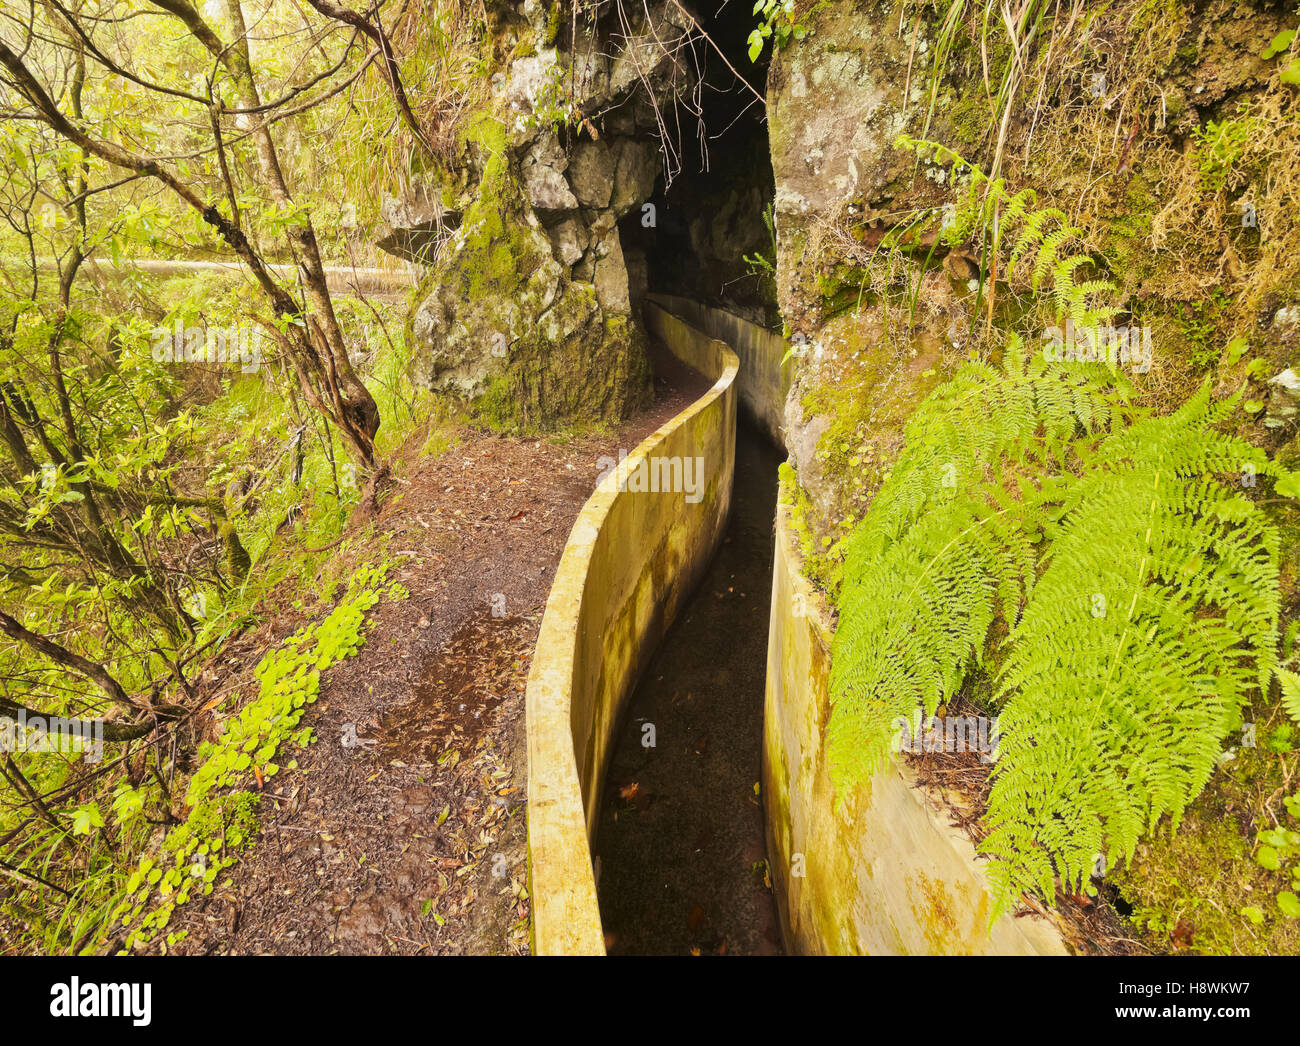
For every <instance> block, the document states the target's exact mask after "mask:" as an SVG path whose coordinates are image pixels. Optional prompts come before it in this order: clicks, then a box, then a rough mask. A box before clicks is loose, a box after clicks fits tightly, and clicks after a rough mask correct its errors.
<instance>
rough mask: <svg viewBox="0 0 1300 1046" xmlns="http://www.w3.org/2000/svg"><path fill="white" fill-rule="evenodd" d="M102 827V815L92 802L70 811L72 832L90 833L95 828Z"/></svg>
mask: <svg viewBox="0 0 1300 1046" xmlns="http://www.w3.org/2000/svg"><path fill="white" fill-rule="evenodd" d="M103 827H104V815H103V814H101V813H100V812H99V807H98V806H96V805H95V804H94V803H87V804H85V805H84V806H79V807H77V808H76V810H74V811H73V812H72V834H73V835H90V833H91V832H93V831H94V830H95V829H96V828H103Z"/></svg>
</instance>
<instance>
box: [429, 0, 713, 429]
mask: <svg viewBox="0 0 1300 1046" xmlns="http://www.w3.org/2000/svg"><path fill="white" fill-rule="evenodd" d="M489 8H490V9H491V10H490V13H491V14H492V15H493V16H494V24H493V40H492V45H493V48H494V53H498V54H500V53H507V54H511V55H513V56H516V57H513V58H512V59H510V60H509V61H508V63H507V64H505V65H504V67H502V68H500V69H499V70H498V72H497V73H496V74H495V75H494V76H493V77H492V95H491V98H490V99H489V100H488V102H487V104H486V106H485V107H484V109H483V110H482V111H480V112H479V113H477V114H476V115H475V116H474V117H473V118H472V119H470V120H468V121H467V123H466V127H465V130H464V143H463V154H462V157H461V161H462V162H461V164H460V167H461V168H462V169H465V170H468V172H469V177H468V179H467V180H466V184H465V187H464V188H463V189H461V190H460V191H459V193H457V199H456V200H455V201H454V206H448V207H447V209H448V210H455V211H460V212H463V214H464V218H463V222H462V225H461V227H460V228H459V229H458V230H457V231H456V232H455V234H454V235H452V236H451V237H450V239H449V240H448V242H447V244H446V246H445V248H443V249H442V251H441V252H440V254H439V256H438V258H437V260H436V262H435V263H434V265H433V267H432V268H431V269H430V272H429V276H428V278H427V279H426V280H425V282H424V284H423V285H422V288H421V291H420V293H419V294H417V297H416V300H415V302H414V304H413V306H412V310H411V313H410V316H409V321H410V333H411V335H412V336H413V338H414V339H415V341H416V342H417V343H418V344H419V345H420V346H421V349H422V352H421V363H422V365H423V367H424V372H425V376H426V378H427V380H428V382H429V383H430V384H431V386H432V387H433V388H434V389H435V390H438V391H441V392H444V393H446V394H448V395H449V396H451V397H452V398H453V399H455V400H456V401H458V402H462V403H466V404H471V405H473V406H474V407H475V408H476V409H477V410H478V412H479V413H480V414H481V415H483V416H484V417H486V418H487V420H489V421H490V422H492V423H494V424H499V425H501V426H503V427H517V426H524V427H528V428H535V429H543V428H550V427H554V426H557V425H566V424H571V423H575V422H578V423H580V422H587V421H609V420H617V419H619V418H621V417H623V416H625V415H626V414H627V413H628V412H629V411H630V410H631V409H632V408H633V407H634V406H635V405H636V404H637V403H638V402H639V401H640V400H641V399H642V398H643V397H644V396H645V395H646V394H647V391H648V383H649V370H648V365H647V363H646V359H645V354H644V333H643V332H642V330H641V327H640V321H639V319H638V318H637V317H636V315H635V314H634V311H633V306H634V303H635V302H636V301H639V298H640V295H641V294H642V293H643V291H644V286H645V267H644V258H643V257H642V256H639V255H638V256H637V257H636V258H634V260H633V275H632V277H631V279H629V272H628V260H627V257H626V256H625V253H624V249H623V243H622V241H621V239H620V235H619V228H618V226H619V221H620V219H622V218H624V217H625V216H626V215H628V214H629V212H631V211H632V210H633V209H634V208H637V207H639V206H640V205H641V204H642V203H643V202H644V201H645V200H646V199H647V198H648V197H649V196H650V195H651V194H652V193H653V191H654V187H655V182H656V179H657V178H658V177H659V174H660V163H661V161H660V157H659V152H658V148H657V146H656V143H655V142H654V140H653V139H652V135H653V133H654V132H655V130H656V128H657V124H656V119H655V106H656V104H657V105H664V104H668V103H669V101H670V98H671V96H672V93H673V92H674V91H677V90H681V89H684V88H685V87H686V86H687V85H688V84H689V82H690V81H689V75H690V74H689V71H688V70H687V69H686V68H685V67H684V65H682V64H681V61H680V59H679V58H674V57H673V56H672V47H673V45H674V43H675V42H677V41H678V40H680V38H681V37H682V35H683V34H684V33H685V32H686V31H687V29H686V27H687V24H688V23H687V20H686V19H685V18H684V17H683V16H682V15H681V14H680V12H678V11H677V10H676V8H675V7H673V6H672V5H671V4H656V5H651V7H650V8H649V11H650V15H649V17H647V16H646V15H644V14H642V15H641V16H640V19H641V23H640V24H639V25H637V26H635V27H634V31H633V32H632V33H631V34H630V35H629V37H628V38H627V39H626V40H624V39H623V38H622V37H621V36H614V37H612V38H611V37H609V35H608V33H606V32H605V31H604V29H603V28H602V27H601V26H600V25H598V26H597V27H596V30H597V39H588V38H586V37H584V36H582V33H581V31H580V35H579V39H578V40H577V41H576V43H575V42H571V41H567V40H565V39H563V36H564V34H565V33H567V31H568V26H567V24H565V25H564V26H562V27H560V29H559V30H558V35H559V37H560V38H559V39H554V38H552V37H553V36H554V35H555V31H553V27H552V26H551V24H550V22H549V21H548V16H545V15H546V11H547V10H549V9H548V8H547V7H546V5H543V4H538V3H536V2H534V0H526V2H525V3H523V4H522V5H515V4H512V3H497V4H490V5H489ZM602 34H603V35H602ZM585 113H606V114H607V115H606V116H605V117H604V118H597V119H595V120H594V121H593V119H591V118H587V117H584V116H582V115H581V114H585Z"/></svg>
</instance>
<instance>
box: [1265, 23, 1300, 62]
mask: <svg viewBox="0 0 1300 1046" xmlns="http://www.w3.org/2000/svg"><path fill="white" fill-rule="evenodd" d="M1294 39H1295V30H1294V29H1284V30H1283V31H1282V32H1280V33H1278V34H1277V36H1275V37H1273V39H1272V40H1271V41H1269V45H1268V46H1267V47H1266V48H1264V51H1263V54H1261V55H1260V57H1261V58H1275V57H1277V56H1278V55H1280V54H1281V53H1282V52H1283V51H1287V50H1290V48H1291V41H1293V40H1294Z"/></svg>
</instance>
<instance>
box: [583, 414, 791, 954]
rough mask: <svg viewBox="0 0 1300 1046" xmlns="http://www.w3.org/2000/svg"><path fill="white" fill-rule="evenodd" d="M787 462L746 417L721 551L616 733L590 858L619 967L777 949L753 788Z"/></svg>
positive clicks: (758, 757)
mask: <svg viewBox="0 0 1300 1046" xmlns="http://www.w3.org/2000/svg"><path fill="white" fill-rule="evenodd" d="M781 460H782V457H781V455H779V454H778V453H777V452H776V451H775V450H774V449H773V448H772V446H771V445H770V444H769V443H768V442H767V440H766V439H765V438H764V437H762V436H761V435H760V434H759V433H758V432H757V431H756V430H755V429H753V428H752V427H751V426H749V425H748V424H747V423H746V422H745V421H744V419H743V417H742V418H741V420H740V423H739V429H738V431H737V438H736V476H735V487H734V490H733V493H732V509H731V520H730V522H729V524H728V527H727V531H726V534H725V535H724V538H723V543H722V545H721V546H720V547H719V549H718V553H717V555H716V556H715V557H714V559H713V562H712V563H711V564H710V566H709V569H708V572H707V573H706V574H705V576H704V579H703V581H701V583H700V586H699V588H698V589H697V590H696V592H695V594H694V596H693V597H692V599H691V601H690V602H689V603H688V604H687V605H686V607H685V609H684V610H683V611H682V613H681V614H680V616H679V617H678V619H677V621H676V623H675V624H674V625H673V627H672V629H671V630H670V631H669V634H668V636H667V637H666V638H665V639H664V642H663V644H662V645H661V646H660V648H659V650H658V652H657V653H656V654H655V658H654V660H653V661H652V662H651V663H650V666H649V668H648V669H647V670H646V674H645V676H644V678H643V679H642V681H641V684H640V685H639V686H638V687H637V690H636V692H635V693H634V694H633V695H632V698H631V699H630V701H629V703H628V706H627V708H626V710H625V711H624V714H623V719H622V720H621V722H620V724H619V728H618V733H617V735H616V737H615V742H614V745H615V747H614V753H613V756H612V759H611V761H610V768H609V776H608V777H607V779H606V783H605V794H604V800H603V802H602V804H601V818H600V825H599V828H598V830H597V836H596V847H595V852H596V855H597V860H598V865H597V868H598V876H599V880H598V886H597V889H598V893H599V898H600V914H601V920H602V922H603V923H604V927H605V935H606V943H607V947H608V950H609V952H610V954H612V955H618V954H688V953H690V952H692V951H693V950H698V952H699V953H700V954H704V955H712V954H728V955H756V954H757V955H775V954H780V952H781V950H782V948H781V933H780V927H779V923H778V920H777V914H776V905H775V900H774V898H773V896H772V892H771V890H770V888H769V887H768V886H767V885H766V883H765V882H764V871H765V859H766V852H765V845H764V841H763V812H762V807H761V805H760V797H759V796H758V795H757V794H756V792H755V789H754V786H755V784H757V782H758V779H759V775H760V767H761V763H762V742H763V688H764V680H765V676H766V669H767V628H768V612H769V599H770V596H771V582H772V550H773V549H772V542H773V537H772V521H773V517H774V513H775V509H776V491H777V467H778V465H779V464H780V462H781ZM646 723H651V724H653V725H654V729H655V735H656V736H655V741H656V745H655V747H653V748H645V747H643V746H642V738H643V734H644V729H643V728H644V724H646Z"/></svg>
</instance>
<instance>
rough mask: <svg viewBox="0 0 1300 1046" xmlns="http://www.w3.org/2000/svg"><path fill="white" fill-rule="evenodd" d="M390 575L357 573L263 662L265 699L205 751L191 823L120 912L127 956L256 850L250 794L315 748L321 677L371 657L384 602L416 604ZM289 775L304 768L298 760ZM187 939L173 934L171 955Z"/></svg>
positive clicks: (150, 866) (142, 872)
mask: <svg viewBox="0 0 1300 1046" xmlns="http://www.w3.org/2000/svg"><path fill="white" fill-rule="evenodd" d="M387 572H388V567H387V566H386V565H381V566H377V567H376V566H370V565H366V566H364V567H362V568H360V569H359V570H357V571H356V573H354V574H353V575H352V578H351V580H350V581H349V583H348V589H347V592H346V594H345V595H344V597H343V599H342V600H341V601H340V602H339V604H338V605H337V606H336V607H335V608H334V609H333V610H332V611H331V612H330V613H329V615H328V616H326V618H325V619H324V620H323V621H321V622H320V623H319V624H313V625H308V626H306V627H305V628H302V629H300V630H299V631H298V632H295V633H294V634H293V635H292V636H290V637H289V638H288V639H286V640H285V641H284V643H283V644H282V645H281V646H280V647H279V648H278V649H276V650H274V651H272V652H270V653H268V654H267V655H266V656H265V657H264V658H262V660H261V662H260V663H259V664H258V666H257V668H256V669H255V671H254V675H255V676H256V678H257V680H258V683H259V686H260V689H259V692H258V696H257V698H256V699H255V700H253V701H251V702H249V704H247V705H245V706H244V707H243V708H242V709H241V710H240V711H239V713H238V714H237V715H236V716H234V717H233V718H231V719H229V720H227V721H226V723H225V730H224V733H223V734H222V736H221V738H220V740H218V741H216V742H205V743H204V744H202V745H200V747H199V756H200V758H202V759H203V763H202V765H201V766H200V767H199V769H198V770H197V771H196V772H195V773H194V776H193V777H191V778H190V783H189V788H188V790H187V792H186V803H187V805H188V806H189V807H190V812H189V815H188V816H187V817H186V819H185V821H184V822H182V823H181V824H179V825H177V826H176V827H175V828H173V829H171V831H169V832H168V833H167V836H166V838H165V839H164V841H163V845H162V855H161V856H159V857H147V856H146V857H142V858H141V859H140V861H139V863H138V864H137V865H136V868H135V870H134V871H132V872H131V874H130V875H129V876H128V877H127V879H126V883H125V886H124V888H123V894H124V897H123V899H122V901H121V902H120V903H119V904H118V906H117V908H116V909H115V910H114V911H113V914H112V919H111V923H110V925H121V926H122V927H125V928H127V929H128V933H127V935H126V939H125V942H124V944H123V947H122V952H123V953H129V952H130V951H132V950H133V949H135V948H138V947H142V946H144V945H146V944H148V943H150V942H151V941H153V940H154V939H155V938H156V937H157V936H158V934H160V933H162V932H163V931H164V930H165V929H166V927H167V924H168V922H169V921H170V920H171V917H172V914H173V913H174V912H175V910H176V908H177V907H179V906H180V905H183V904H185V903H186V902H187V901H188V900H189V899H190V897H191V895H194V894H203V895H206V894H210V893H211V892H212V890H213V886H214V884H215V882H216V880H217V877H218V876H219V875H220V874H221V872H222V871H223V870H224V869H226V868H228V867H230V866H231V865H233V864H234V863H235V862H236V860H237V859H238V856H237V855H238V854H239V853H240V852H241V851H242V850H244V849H245V848H247V847H248V846H249V845H250V844H251V842H252V840H253V839H254V837H255V836H256V834H257V827H258V821H257V808H258V805H259V803H260V801H261V795H260V794H259V793H258V792H257V791H254V790H251V789H250V786H251V785H252V784H253V783H254V781H255V782H256V784H257V787H258V788H260V787H261V784H262V782H263V781H265V780H266V779H268V778H271V777H274V776H275V775H276V774H278V773H279V772H280V764H279V763H278V762H276V759H277V756H278V753H279V752H280V751H281V749H282V748H283V746H284V745H286V744H291V745H293V746H294V747H295V748H299V749H301V748H305V747H306V746H307V745H309V744H311V743H312V742H313V741H314V740H315V737H314V735H313V731H312V728H311V727H309V726H308V727H301V728H300V727H299V725H298V724H299V721H300V720H301V718H302V716H303V714H304V712H305V711H306V708H307V706H308V705H310V704H313V703H315V701H316V698H317V696H318V695H319V693H320V674H321V672H323V671H325V670H326V669H328V668H330V667H331V666H333V665H335V664H337V663H338V662H340V661H342V660H344V659H345V658H348V657H351V656H352V655H353V654H355V653H356V652H357V651H358V650H359V649H360V648H361V646H362V644H363V643H364V642H365V637H364V634H363V627H364V623H365V613H366V611H367V610H369V609H370V608H371V607H373V606H374V605H375V604H376V603H378V602H379V601H380V599H381V598H387V599H405V598H406V597H407V596H408V595H409V592H408V591H407V590H406V588H405V587H404V586H402V585H401V584H398V583H396V582H394V583H392V584H390V585H388V586H386V587H382V586H383V582H384V579H385V576H386V574H387ZM288 765H289V767H290V768H291V769H292V768H294V767H296V766H297V760H296V759H293V760H291V761H290V762H289V764H288ZM119 798H120V801H121V804H122V805H123V807H124V808H126V809H127V810H128V811H130V810H131V809H132V808H133V806H134V801H133V800H132V799H131V798H130V797H129V794H128V793H127V792H126V791H125V790H123V791H120V793H119ZM114 806H115V808H116V807H117V806H118V800H115V802H114ZM100 823H101V824H102V819H101V821H100ZM178 939H179V938H178V937H176V936H175V935H170V934H169V935H168V939H167V942H166V945H164V947H163V950H164V951H165V950H166V947H168V946H170V945H171V944H174V943H176V941H177V940H178Z"/></svg>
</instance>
